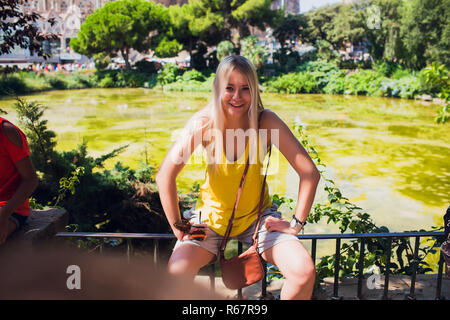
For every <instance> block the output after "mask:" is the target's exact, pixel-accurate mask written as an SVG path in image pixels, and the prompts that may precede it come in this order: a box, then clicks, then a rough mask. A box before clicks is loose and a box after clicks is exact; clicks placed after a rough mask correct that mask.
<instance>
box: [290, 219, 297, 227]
mask: <svg viewBox="0 0 450 320" xmlns="http://www.w3.org/2000/svg"><path fill="white" fill-rule="evenodd" d="M296 225H297V221H295V219H292V220H291V228H295V226H296Z"/></svg>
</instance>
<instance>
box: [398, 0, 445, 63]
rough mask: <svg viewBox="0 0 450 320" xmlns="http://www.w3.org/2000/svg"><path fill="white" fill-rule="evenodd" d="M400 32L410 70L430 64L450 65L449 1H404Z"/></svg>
mask: <svg viewBox="0 0 450 320" xmlns="http://www.w3.org/2000/svg"><path fill="white" fill-rule="evenodd" d="M400 32H401V37H402V39H403V43H404V46H405V49H406V54H407V57H408V59H406V60H405V62H406V64H407V65H408V66H409V67H412V68H415V69H421V68H423V67H425V66H426V65H427V64H430V63H431V62H432V61H437V62H440V63H443V64H446V65H447V66H449V65H450V40H449V39H450V0H427V1H420V0H411V1H407V2H405V3H404V9H403V14H402V19H401V28H400Z"/></svg>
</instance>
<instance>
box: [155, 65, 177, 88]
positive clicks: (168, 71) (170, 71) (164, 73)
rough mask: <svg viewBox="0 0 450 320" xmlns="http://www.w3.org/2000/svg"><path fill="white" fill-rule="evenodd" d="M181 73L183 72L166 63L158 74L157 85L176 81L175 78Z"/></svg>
mask: <svg viewBox="0 0 450 320" xmlns="http://www.w3.org/2000/svg"><path fill="white" fill-rule="evenodd" d="M182 73H183V70H182V69H180V68H178V67H177V66H176V65H174V64H172V63H167V64H165V65H164V66H163V68H162V69H161V72H160V73H159V74H158V84H159V85H166V84H169V83H172V82H175V81H176V80H177V77H178V76H179V75H181V74H182Z"/></svg>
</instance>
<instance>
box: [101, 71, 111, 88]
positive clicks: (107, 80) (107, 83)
mask: <svg viewBox="0 0 450 320" xmlns="http://www.w3.org/2000/svg"><path fill="white" fill-rule="evenodd" d="M98 86H99V87H100V88H114V87H115V84H114V79H113V78H112V77H111V76H110V75H109V74H107V75H106V76H105V77H104V78H103V79H101V80H100V82H99V83H98Z"/></svg>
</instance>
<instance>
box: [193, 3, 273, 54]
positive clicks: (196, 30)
mask: <svg viewBox="0 0 450 320" xmlns="http://www.w3.org/2000/svg"><path fill="white" fill-rule="evenodd" d="M271 3H272V1H271V0H226V1H222V0H189V6H191V10H192V11H191V12H192V19H191V20H190V22H189V29H190V30H191V31H192V33H193V34H194V35H195V36H199V37H200V38H205V36H207V35H208V34H211V35H216V34H220V37H214V38H210V40H211V41H212V43H208V44H210V45H211V44H214V45H215V44H218V43H219V42H220V41H222V40H231V31H232V30H236V31H237V32H238V34H239V38H240V39H243V38H245V37H246V36H249V35H250V27H251V26H252V27H256V28H258V29H260V30H262V31H264V30H265V28H266V27H267V26H270V27H276V25H277V24H278V23H279V21H280V19H281V17H282V11H281V10H272V9H271V8H270V5H271Z"/></svg>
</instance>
